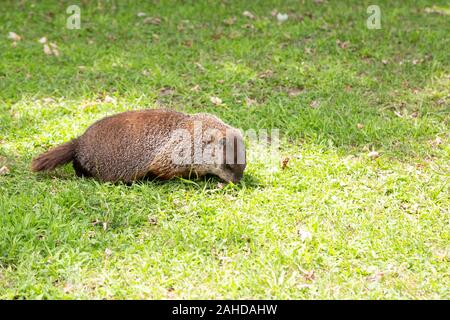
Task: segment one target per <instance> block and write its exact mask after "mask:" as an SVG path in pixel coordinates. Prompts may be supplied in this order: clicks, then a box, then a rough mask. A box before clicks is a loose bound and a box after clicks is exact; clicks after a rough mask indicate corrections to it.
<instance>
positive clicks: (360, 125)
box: [356, 123, 364, 129]
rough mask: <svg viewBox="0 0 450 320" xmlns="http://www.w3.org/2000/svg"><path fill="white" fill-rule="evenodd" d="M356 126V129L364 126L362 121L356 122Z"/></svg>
mask: <svg viewBox="0 0 450 320" xmlns="http://www.w3.org/2000/svg"><path fill="white" fill-rule="evenodd" d="M356 127H357V128H358V129H362V128H364V125H363V124H362V123H358V124H356Z"/></svg>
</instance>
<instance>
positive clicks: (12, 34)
mask: <svg viewBox="0 0 450 320" xmlns="http://www.w3.org/2000/svg"><path fill="white" fill-rule="evenodd" d="M8 39H10V40H12V41H20V40H22V37H21V36H19V35H18V34H17V33H15V32H12V31H11V32H9V33H8Z"/></svg>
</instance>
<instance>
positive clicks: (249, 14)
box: [242, 10, 255, 19]
mask: <svg viewBox="0 0 450 320" xmlns="http://www.w3.org/2000/svg"><path fill="white" fill-rule="evenodd" d="M242 15H243V16H244V17H247V18H250V19H255V15H254V14H253V13H251V12H250V11H247V10H246V11H244V12H243V13H242Z"/></svg>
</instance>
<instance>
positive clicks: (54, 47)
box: [50, 42, 59, 57]
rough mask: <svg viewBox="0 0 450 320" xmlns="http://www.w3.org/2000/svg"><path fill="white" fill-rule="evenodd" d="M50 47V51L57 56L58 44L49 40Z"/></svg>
mask: <svg viewBox="0 0 450 320" xmlns="http://www.w3.org/2000/svg"><path fill="white" fill-rule="evenodd" d="M50 48H51V49H52V53H53V55H55V56H57V57H58V56H59V50H58V46H57V45H56V43H53V42H50Z"/></svg>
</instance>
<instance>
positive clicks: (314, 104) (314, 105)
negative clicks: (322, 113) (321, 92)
mask: <svg viewBox="0 0 450 320" xmlns="http://www.w3.org/2000/svg"><path fill="white" fill-rule="evenodd" d="M309 106H310V107H311V108H313V109H317V108H318V107H319V106H320V102H319V101H317V100H313V101H311V103H310V104H309Z"/></svg>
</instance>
